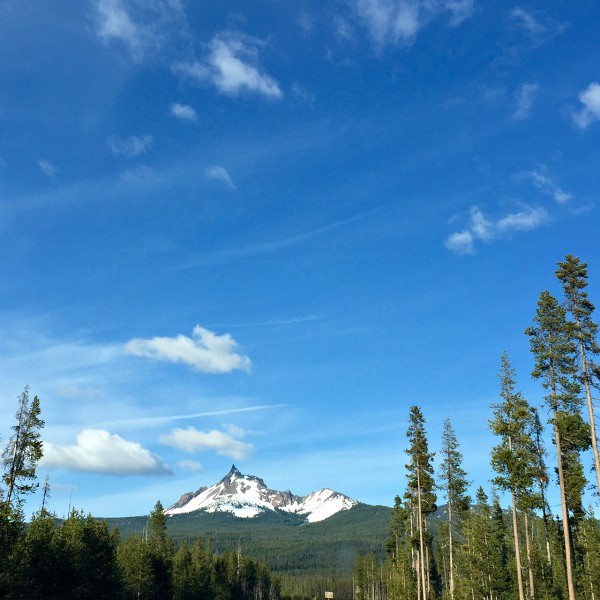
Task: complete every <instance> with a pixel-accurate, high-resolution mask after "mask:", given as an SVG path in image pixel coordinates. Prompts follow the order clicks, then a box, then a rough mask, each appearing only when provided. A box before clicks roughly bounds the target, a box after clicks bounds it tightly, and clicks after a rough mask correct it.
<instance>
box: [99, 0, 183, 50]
mask: <svg viewBox="0 0 600 600" xmlns="http://www.w3.org/2000/svg"><path fill="white" fill-rule="evenodd" d="M94 18H95V28H96V33H97V35H98V37H99V38H100V39H101V40H102V41H103V42H104V43H105V44H107V45H108V44H111V43H114V42H116V43H118V44H122V45H123V46H124V47H125V48H126V49H127V51H128V52H129V54H130V56H131V57H132V58H133V59H134V60H136V61H139V60H142V59H143V58H145V57H146V56H147V55H149V54H150V55H152V54H155V53H157V51H159V50H161V49H165V48H166V47H167V43H168V42H171V43H172V42H173V40H174V39H175V38H178V37H183V38H185V37H186V36H187V23H186V19H185V13H184V10H183V4H182V3H181V2H179V1H178V0H152V2H147V1H145V0H94Z"/></svg>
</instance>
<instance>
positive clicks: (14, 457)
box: [2, 386, 44, 507]
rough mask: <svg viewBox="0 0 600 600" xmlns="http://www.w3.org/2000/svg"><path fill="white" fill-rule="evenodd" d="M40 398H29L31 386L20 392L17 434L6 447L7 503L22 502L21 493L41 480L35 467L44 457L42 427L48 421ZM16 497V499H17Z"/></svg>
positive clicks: (14, 427) (33, 488)
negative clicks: (36, 477) (37, 478)
mask: <svg viewBox="0 0 600 600" xmlns="http://www.w3.org/2000/svg"><path fill="white" fill-rule="evenodd" d="M40 413H41V410H40V400H39V398H38V397H37V396H35V397H34V398H33V400H30V399H29V387H27V386H25V389H24V390H23V392H22V393H21V395H20V396H19V408H18V409H17V414H16V419H17V422H16V424H15V425H13V427H12V429H13V431H14V434H13V435H12V437H11V438H10V440H9V443H8V445H7V446H6V448H5V449H4V452H3V454H2V458H3V459H4V475H3V477H2V479H3V481H4V483H5V485H6V498H5V503H6V506H7V507H9V506H11V505H12V504H15V505H16V506H18V505H19V495H20V494H27V493H30V492H33V491H34V490H35V489H36V488H37V487H38V484H37V483H35V469H36V466H37V463H38V461H39V460H40V458H42V453H43V451H42V439H41V435H40V429H41V428H42V427H43V426H44V421H43V420H42V419H41V418H40ZM15 500H16V501H15Z"/></svg>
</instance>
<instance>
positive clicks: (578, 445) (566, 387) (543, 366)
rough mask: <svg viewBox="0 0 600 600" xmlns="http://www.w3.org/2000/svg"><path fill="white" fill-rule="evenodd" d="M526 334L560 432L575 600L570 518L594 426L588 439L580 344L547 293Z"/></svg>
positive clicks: (570, 578)
mask: <svg viewBox="0 0 600 600" xmlns="http://www.w3.org/2000/svg"><path fill="white" fill-rule="evenodd" d="M525 333H526V334H527V335H528V336H529V338H530V344H531V351H532V353H533V355H534V356H535V368H534V370H533V372H532V377H534V378H535V379H541V380H542V385H543V387H544V388H545V389H546V390H547V394H546V396H545V401H546V405H547V406H548V408H549V410H550V412H551V415H552V418H551V419H550V421H549V423H550V424H551V425H552V427H553V428H554V443H555V445H556V454H557V474H558V482H559V487H560V498H561V507H562V522H563V535H564V545H565V563H566V577H567V588H568V591H569V600H575V586H574V578H573V553H572V541H571V538H572V532H571V520H570V519H571V518H572V517H576V515H575V514H573V513H572V512H571V510H572V509H571V506H573V502H575V496H577V494H579V495H581V488H580V487H579V485H580V484H581V482H582V479H581V477H580V465H581V462H580V458H579V453H580V452H581V451H582V450H583V449H585V448H586V446H588V445H589V428H588V432H587V439H586V435H585V434H586V432H585V429H584V428H582V427H581V423H582V419H581V413H580V412H579V408H580V405H581V399H580V398H579V397H578V394H579V391H580V387H579V384H578V383H577V381H576V380H575V379H574V376H575V374H576V372H577V368H576V366H575V357H574V353H575V344H574V342H573V340H572V338H571V337H570V335H569V328H568V326H567V322H566V311H565V309H564V308H562V307H561V306H560V305H559V303H558V301H557V300H556V298H554V297H553V296H552V295H551V294H550V293H549V292H547V291H544V292H542V293H541V295H540V299H539V301H538V308H537V311H536V316H535V318H534V326H532V327H528V328H527V329H526V330H525Z"/></svg>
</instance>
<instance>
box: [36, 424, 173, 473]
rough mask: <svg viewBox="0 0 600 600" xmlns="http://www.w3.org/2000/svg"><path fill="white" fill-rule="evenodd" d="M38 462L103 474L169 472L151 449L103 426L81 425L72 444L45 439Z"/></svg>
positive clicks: (44, 464) (47, 465)
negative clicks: (88, 426) (41, 456)
mask: <svg viewBox="0 0 600 600" xmlns="http://www.w3.org/2000/svg"><path fill="white" fill-rule="evenodd" d="M40 466H41V467H44V468H60V469H68V470H72V471H82V472H87V473H100V474H104V475H166V474H170V473H171V472H172V471H171V469H170V468H169V467H168V466H167V465H166V464H165V463H164V461H163V460H162V459H161V458H160V457H159V456H157V455H156V454H153V453H152V452H150V450H147V449H146V448H143V447H142V446H141V445H140V444H138V443H137V442H132V441H129V440H126V439H124V438H122V437H121V436H119V435H116V434H111V433H109V432H108V431H105V430H104V429H84V430H83V431H81V432H80V433H79V435H78V436H77V443H76V444H73V445H58V444H53V443H52V442H44V456H43V458H42V460H41V461H40Z"/></svg>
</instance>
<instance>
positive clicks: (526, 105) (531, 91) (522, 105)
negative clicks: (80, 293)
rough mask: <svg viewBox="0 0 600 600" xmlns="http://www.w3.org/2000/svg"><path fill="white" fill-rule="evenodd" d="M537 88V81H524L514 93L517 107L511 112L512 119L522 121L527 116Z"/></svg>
mask: <svg viewBox="0 0 600 600" xmlns="http://www.w3.org/2000/svg"><path fill="white" fill-rule="evenodd" d="M538 89H539V85H538V84H537V83H524V84H523V85H521V86H520V87H519V89H518V90H517V92H516V94H515V99H516V101H517V108H516V110H515V112H514V113H513V119H515V120H517V121H522V120H524V119H527V118H528V117H529V115H530V113H531V107H532V106H533V101H534V99H535V95H536V94H537V91H538Z"/></svg>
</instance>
